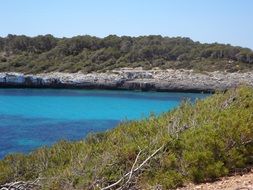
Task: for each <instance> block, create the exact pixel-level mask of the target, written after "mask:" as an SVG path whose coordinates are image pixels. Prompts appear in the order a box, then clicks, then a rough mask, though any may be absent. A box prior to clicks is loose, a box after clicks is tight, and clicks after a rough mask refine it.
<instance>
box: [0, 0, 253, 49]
mask: <svg viewBox="0 0 253 190" xmlns="http://www.w3.org/2000/svg"><path fill="white" fill-rule="evenodd" d="M0 18H1V19H0V28H1V29H0V36H6V35H7V34H25V35H29V36H36V35H39V34H49V33H50V34H53V35H54V36H58V37H62V36H66V37H71V36H75V35H84V34H89V35H93V36H99V37H104V36H107V35H109V34H116V35H119V36H122V35H129V36H139V35H149V34H160V35H163V36H170V37H175V36H183V37H190V38H192V39H193V40H195V41H200V42H207V43H212V42H220V43H229V44H232V45H239V46H243V47H250V48H251V49H253V0H0Z"/></svg>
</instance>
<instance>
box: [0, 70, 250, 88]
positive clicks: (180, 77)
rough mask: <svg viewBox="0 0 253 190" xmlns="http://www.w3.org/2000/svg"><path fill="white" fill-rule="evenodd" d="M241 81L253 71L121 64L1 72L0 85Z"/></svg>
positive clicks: (208, 84)
mask: <svg viewBox="0 0 253 190" xmlns="http://www.w3.org/2000/svg"><path fill="white" fill-rule="evenodd" d="M240 84H248V85H251V86H253V71H251V72H245V73H226V72H218V71H217V72H208V73H196V72H194V71H192V70H159V69H154V70H142V69H141V68H140V69H131V68H122V69H118V70H113V71H110V72H106V73H90V74H83V73H59V72H53V73H46V74H36V75H32V74H28V75H25V74H22V73H0V87H35V88H87V89H93V88H97V89H126V90H155V91H191V92H193V91H196V92H200V91H203V92H210V91H211V92H212V91H215V90H225V89H228V88H230V87H235V86H238V85H240Z"/></svg>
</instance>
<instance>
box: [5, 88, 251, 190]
mask: <svg viewBox="0 0 253 190" xmlns="http://www.w3.org/2000/svg"><path fill="white" fill-rule="evenodd" d="M156 150H157V151H156ZM153 153H155V154H153ZM152 154H153V155H152ZM149 157H150V159H149V160H148V161H147V162H145V163H144V160H145V159H147V158H149ZM136 158H138V159H136ZM141 163H144V164H143V166H142V167H141V169H139V170H137V171H136V172H133V174H132V175H131V176H129V175H128V176H127V177H126V178H124V179H123V180H122V181H120V182H119V184H117V185H116V186H114V188H113V189H116V188H118V187H120V186H122V187H124V188H125V189H129V187H132V189H155V187H157V188H159V189H169V188H175V187H177V186H180V185H182V184H184V183H186V182H188V181H194V182H202V181H206V180H213V179H215V178H217V177H220V176H223V175H227V174H228V173H229V172H233V171H235V170H237V171H238V170H239V169H240V168H245V167H247V166H251V165H252V164H253V89H252V88H251V87H240V88H237V89H231V90H229V91H227V92H226V93H217V94H215V95H213V96H210V97H208V98H206V99H205V100H199V101H197V102H196V103H195V104H192V103H189V102H187V101H186V102H183V103H182V105H181V106H180V107H179V108H177V109H175V110H173V111H171V112H168V113H164V114H163V115H161V116H158V117H157V116H153V115H151V116H150V117H149V118H147V119H144V120H142V121H132V122H126V123H122V124H120V125H119V126H118V127H117V128H115V129H112V130H110V131H107V132H104V133H99V134H92V135H90V136H89V137H87V138H86V139H85V140H83V141H78V142H66V141H62V142H59V143H57V144H55V145H54V146H52V147H50V148H40V149H38V150H36V151H34V152H32V153H30V154H29V155H22V154H16V155H9V156H7V157H6V158H5V159H4V160H2V161H0V184H3V183H6V182H10V181H17V180H25V181H26V180H34V179H36V178H39V177H40V178H41V183H42V187H41V188H42V189H68V190H69V189H100V187H105V186H108V185H110V184H113V183H114V182H116V181H118V180H119V179H120V178H121V177H122V176H124V174H126V173H127V172H129V171H133V170H134V169H133V170H132V168H138V167H139V166H140V165H141ZM129 179H130V180H129ZM133 187H134V188H133ZM124 188H123V189H124Z"/></svg>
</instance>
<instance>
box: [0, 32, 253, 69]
mask: <svg viewBox="0 0 253 190" xmlns="http://www.w3.org/2000/svg"><path fill="white" fill-rule="evenodd" d="M140 66H141V67H143V68H145V69H151V68H153V67H160V68H161V69H168V68H171V69H194V70H196V71H214V70H222V71H223V70H226V71H230V72H233V71H247V70H251V69H252V67H253V52H252V50H250V49H248V48H241V47H234V46H231V45H225V44H218V43H214V44H201V43H199V42H194V41H192V40H191V39H189V38H181V37H177V38H169V37H162V36H140V37H128V36H122V37H118V36H115V35H110V36H108V37H105V38H97V37H92V36H76V37H73V38H55V37H53V36H52V35H45V36H37V37H27V36H23V35H22V36H16V35H8V36H7V37H5V38H1V37H0V72H3V71H18V72H24V73H42V72H50V71H61V72H77V71H82V72H91V71H100V72H104V71H106V70H112V69H115V68H121V67H140Z"/></svg>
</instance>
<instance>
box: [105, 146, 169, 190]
mask: <svg viewBox="0 0 253 190" xmlns="http://www.w3.org/2000/svg"><path fill="white" fill-rule="evenodd" d="M163 148H164V145H162V146H161V147H160V148H158V149H156V150H155V151H154V152H153V153H152V154H151V155H150V156H148V157H147V158H146V159H145V160H144V161H143V162H142V163H141V164H140V165H139V166H138V167H136V168H135V169H134V165H136V163H137V161H138V158H139V156H140V153H141V151H140V152H139V153H138V155H137V157H136V159H135V162H134V164H133V166H132V169H131V171H130V172H128V173H126V174H125V175H124V176H123V177H121V178H120V179H119V180H118V181H116V182H115V183H113V184H111V185H109V186H107V187H103V188H101V190H107V189H111V188H113V187H115V186H116V185H118V184H119V183H121V182H122V181H123V180H124V179H125V178H126V177H128V176H130V175H131V176H130V177H129V178H128V181H127V182H126V183H129V181H130V180H131V178H132V175H133V173H135V172H137V171H138V170H140V169H141V168H142V167H143V166H144V165H145V164H146V163H147V162H148V161H149V160H150V159H151V158H152V157H154V156H155V155H156V154H157V153H158V152H159V151H160V150H162V149H163ZM126 183H125V184H126ZM125 184H124V185H125ZM124 185H123V186H124ZM123 186H121V187H120V188H119V189H122V187H123Z"/></svg>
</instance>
